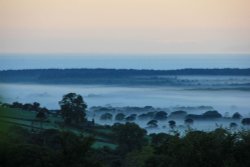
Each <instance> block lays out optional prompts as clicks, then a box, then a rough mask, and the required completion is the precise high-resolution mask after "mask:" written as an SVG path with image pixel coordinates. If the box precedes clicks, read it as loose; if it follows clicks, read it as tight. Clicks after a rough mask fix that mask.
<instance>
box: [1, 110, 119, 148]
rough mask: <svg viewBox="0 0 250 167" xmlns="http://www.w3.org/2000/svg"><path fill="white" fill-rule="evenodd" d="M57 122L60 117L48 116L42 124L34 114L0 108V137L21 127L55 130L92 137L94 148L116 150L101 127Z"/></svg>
mask: <svg viewBox="0 0 250 167" xmlns="http://www.w3.org/2000/svg"><path fill="white" fill-rule="evenodd" d="M58 122H63V120H62V118H61V117H60V116H57V117H55V116H53V115H51V114H49V115H48V118H47V119H46V121H44V122H42V123H41V122H40V121H39V120H37V119H36V112H32V111H25V110H21V109H16V108H8V107H3V106H0V136H1V137H3V136H6V135H8V134H9V133H10V132H11V128H13V127H22V128H25V129H28V130H34V131H40V130H44V129H56V130H60V131H71V132H73V133H75V134H78V135H80V134H81V135H83V136H93V137H94V138H95V143H94V145H93V147H94V148H100V147H104V146H106V147H109V148H112V149H114V148H116V145H115V144H113V143H112V142H111V141H110V138H109V137H108V136H109V135H110V134H112V131H111V130H109V129H103V127H101V126H94V127H91V128H86V129H85V128H82V129H78V128H73V127H69V126H63V127H62V126H59V124H58Z"/></svg>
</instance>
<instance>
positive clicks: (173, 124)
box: [168, 120, 176, 129]
mask: <svg viewBox="0 0 250 167" xmlns="http://www.w3.org/2000/svg"><path fill="white" fill-rule="evenodd" d="M168 125H169V127H170V128H172V129H173V128H174V127H175V126H176V122H175V121H173V120H171V121H168Z"/></svg>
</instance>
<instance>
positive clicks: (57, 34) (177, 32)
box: [0, 0, 250, 54]
mask: <svg viewBox="0 0 250 167" xmlns="http://www.w3.org/2000/svg"><path fill="white" fill-rule="evenodd" d="M249 11H250V1H249V0H0V53H105V54H107V53H113V54H114V53H122V54H161V53H164V54H165V53H250V12H249Z"/></svg>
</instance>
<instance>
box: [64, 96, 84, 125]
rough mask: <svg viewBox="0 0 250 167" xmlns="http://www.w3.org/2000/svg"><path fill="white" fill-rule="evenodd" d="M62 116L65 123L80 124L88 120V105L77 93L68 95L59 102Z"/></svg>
mask: <svg viewBox="0 0 250 167" xmlns="http://www.w3.org/2000/svg"><path fill="white" fill-rule="evenodd" d="M59 105H60V107H61V114H62V117H63V119H64V122H65V123H68V124H71V123H75V124H79V123H80V122H83V121H85V120H86V118H85V116H86V108H87V104H86V103H85V102H84V100H83V98H82V96H81V95H79V94H76V93H68V94H66V95H64V96H63V98H62V100H61V101H59Z"/></svg>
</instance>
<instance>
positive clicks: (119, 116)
mask: <svg viewBox="0 0 250 167" xmlns="http://www.w3.org/2000/svg"><path fill="white" fill-rule="evenodd" d="M124 119H125V114H123V113H119V114H117V115H116V116H115V120H117V121H122V120H124Z"/></svg>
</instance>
